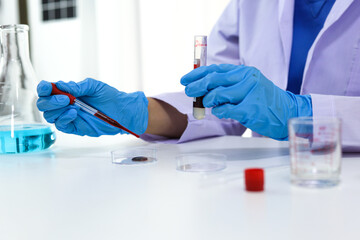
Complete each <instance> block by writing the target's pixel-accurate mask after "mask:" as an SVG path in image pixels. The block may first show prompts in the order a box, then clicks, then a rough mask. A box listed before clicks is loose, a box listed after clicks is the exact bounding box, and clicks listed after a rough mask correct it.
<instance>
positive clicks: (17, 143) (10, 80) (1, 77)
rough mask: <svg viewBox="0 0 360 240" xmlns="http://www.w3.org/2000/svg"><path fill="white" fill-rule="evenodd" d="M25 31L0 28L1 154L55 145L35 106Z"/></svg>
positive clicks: (51, 131) (20, 27) (23, 27)
mask: <svg viewBox="0 0 360 240" xmlns="http://www.w3.org/2000/svg"><path fill="white" fill-rule="evenodd" d="M28 32H29V27H28V26H27V25H22V24H20V25H0V43H1V60H0V154H10V153H26V152H33V151H39V150H43V149H46V148H49V147H50V146H51V145H52V144H53V143H54V142H55V132H54V129H53V128H52V127H51V126H50V125H47V124H46V123H44V121H43V120H42V117H41V114H40V112H39V110H38V109H37V107H36V99H37V96H36V85H37V79H36V76H35V72H34V70H33V67H32V64H31V61H30V57H29V36H28Z"/></svg>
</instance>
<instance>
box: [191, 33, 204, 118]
mask: <svg viewBox="0 0 360 240" xmlns="http://www.w3.org/2000/svg"><path fill="white" fill-rule="evenodd" d="M206 48H207V37H206V36H199V35H197V36H195V37H194V69H195V68H198V67H200V66H206V57H207V52H206ZM203 98H204V97H194V101H193V116H194V118H195V119H198V120H200V119H203V118H204V117H205V108H204V105H203V102H202V101H203Z"/></svg>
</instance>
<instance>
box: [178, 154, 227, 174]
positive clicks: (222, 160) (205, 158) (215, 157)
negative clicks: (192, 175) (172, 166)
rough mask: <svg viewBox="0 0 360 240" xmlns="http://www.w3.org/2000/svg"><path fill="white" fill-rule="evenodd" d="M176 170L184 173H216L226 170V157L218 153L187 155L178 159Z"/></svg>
mask: <svg viewBox="0 0 360 240" xmlns="http://www.w3.org/2000/svg"><path fill="white" fill-rule="evenodd" d="M175 158H176V163H177V167H176V169H177V170H179V171H183V172H216V171H221V170H223V169H225V168H226V159H227V157H226V155H224V154H218V153H186V154H180V155H177V156H176V157H175Z"/></svg>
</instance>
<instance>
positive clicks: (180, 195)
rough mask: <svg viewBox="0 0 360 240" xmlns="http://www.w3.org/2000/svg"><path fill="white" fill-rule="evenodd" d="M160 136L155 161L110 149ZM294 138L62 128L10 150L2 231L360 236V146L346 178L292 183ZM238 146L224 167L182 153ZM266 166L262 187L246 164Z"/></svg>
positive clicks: (30, 234)
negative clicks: (195, 166)
mask: <svg viewBox="0 0 360 240" xmlns="http://www.w3.org/2000/svg"><path fill="white" fill-rule="evenodd" d="M136 146H150V147H155V148H156V149H157V159H158V161H157V162H156V163H154V164H147V165H137V166H123V165H116V164H112V162H111V158H110V151H111V150H115V149H118V148H124V147H126V148H133V147H136ZM287 147H288V143H287V142H277V141H274V140H271V139H264V138H262V139H256V138H241V137H230V136H229V137H220V138H211V139H205V140H201V141H194V142H189V143H185V144H179V145H169V144H150V143H146V142H144V141H142V140H138V139H134V137H132V136H106V137H101V138H88V137H78V136H73V135H65V134H59V133H58V141H57V143H56V144H55V146H54V147H53V148H51V149H50V150H48V151H45V152H42V153H36V154H21V155H0V239H1V240H7V239H11V240H12V239H21V240H23V239H36V240H39V239H47V240H52V239H86V240H88V239H126V240H129V239H168V240H174V239H182V240H183V239H186V240H188V239H196V240H197V239H201V240H202V239H206V240H212V239H214V240H215V239H217V240H218V239H246V240H249V239H276V240H280V239H284V240H285V239H286V240H294V239H295V240H296V239H301V240H303V239H327V240H328V239H337V240H338V239H347V240H348V239H360V154H346V155H344V156H343V165H342V175H341V183H340V185H339V186H337V187H333V188H329V189H319V190H316V189H304V188H300V187H296V186H292V185H291V184H290V168H289V156H288V150H287ZM190 152H216V153H224V154H226V155H227V156H228V162H227V168H226V169H225V170H223V171H221V172H217V173H210V174H204V173H184V172H179V171H177V170H176V169H175V168H176V161H175V156H176V155H177V154H180V153H190ZM259 166H260V167H263V168H265V175H266V180H265V181H266V186H265V191H264V192H262V193H249V192H246V191H245V190H244V181H243V170H244V168H247V167H259Z"/></svg>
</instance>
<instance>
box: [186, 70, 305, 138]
mask: <svg viewBox="0 0 360 240" xmlns="http://www.w3.org/2000/svg"><path fill="white" fill-rule="evenodd" d="M181 84H183V85H185V86H186V88H185V93H186V94H187V95H188V96H190V97H200V96H204V95H205V97H204V99H203V104H204V106H205V107H208V108H209V107H213V109H212V113H213V114H214V115H215V116H217V117H218V118H231V119H235V120H237V121H239V122H240V123H241V124H242V125H244V126H245V127H248V128H250V129H251V130H253V131H255V132H257V133H259V134H261V135H264V136H268V137H271V138H274V139H278V140H285V139H287V137H288V127H287V126H288V120H289V119H290V118H294V117H299V116H312V105H311V97H310V96H309V95H295V94H292V93H291V92H287V91H284V90H282V89H280V88H279V87H277V86H275V85H274V84H273V83H272V82H271V81H270V80H268V79H267V78H266V77H265V76H264V75H262V73H261V72H260V71H259V70H258V69H256V68H254V67H247V66H243V65H241V66H236V65H231V64H221V65H211V66H204V67H200V68H197V69H194V70H193V71H191V72H190V73H188V74H186V75H185V76H183V77H182V78H181Z"/></svg>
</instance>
